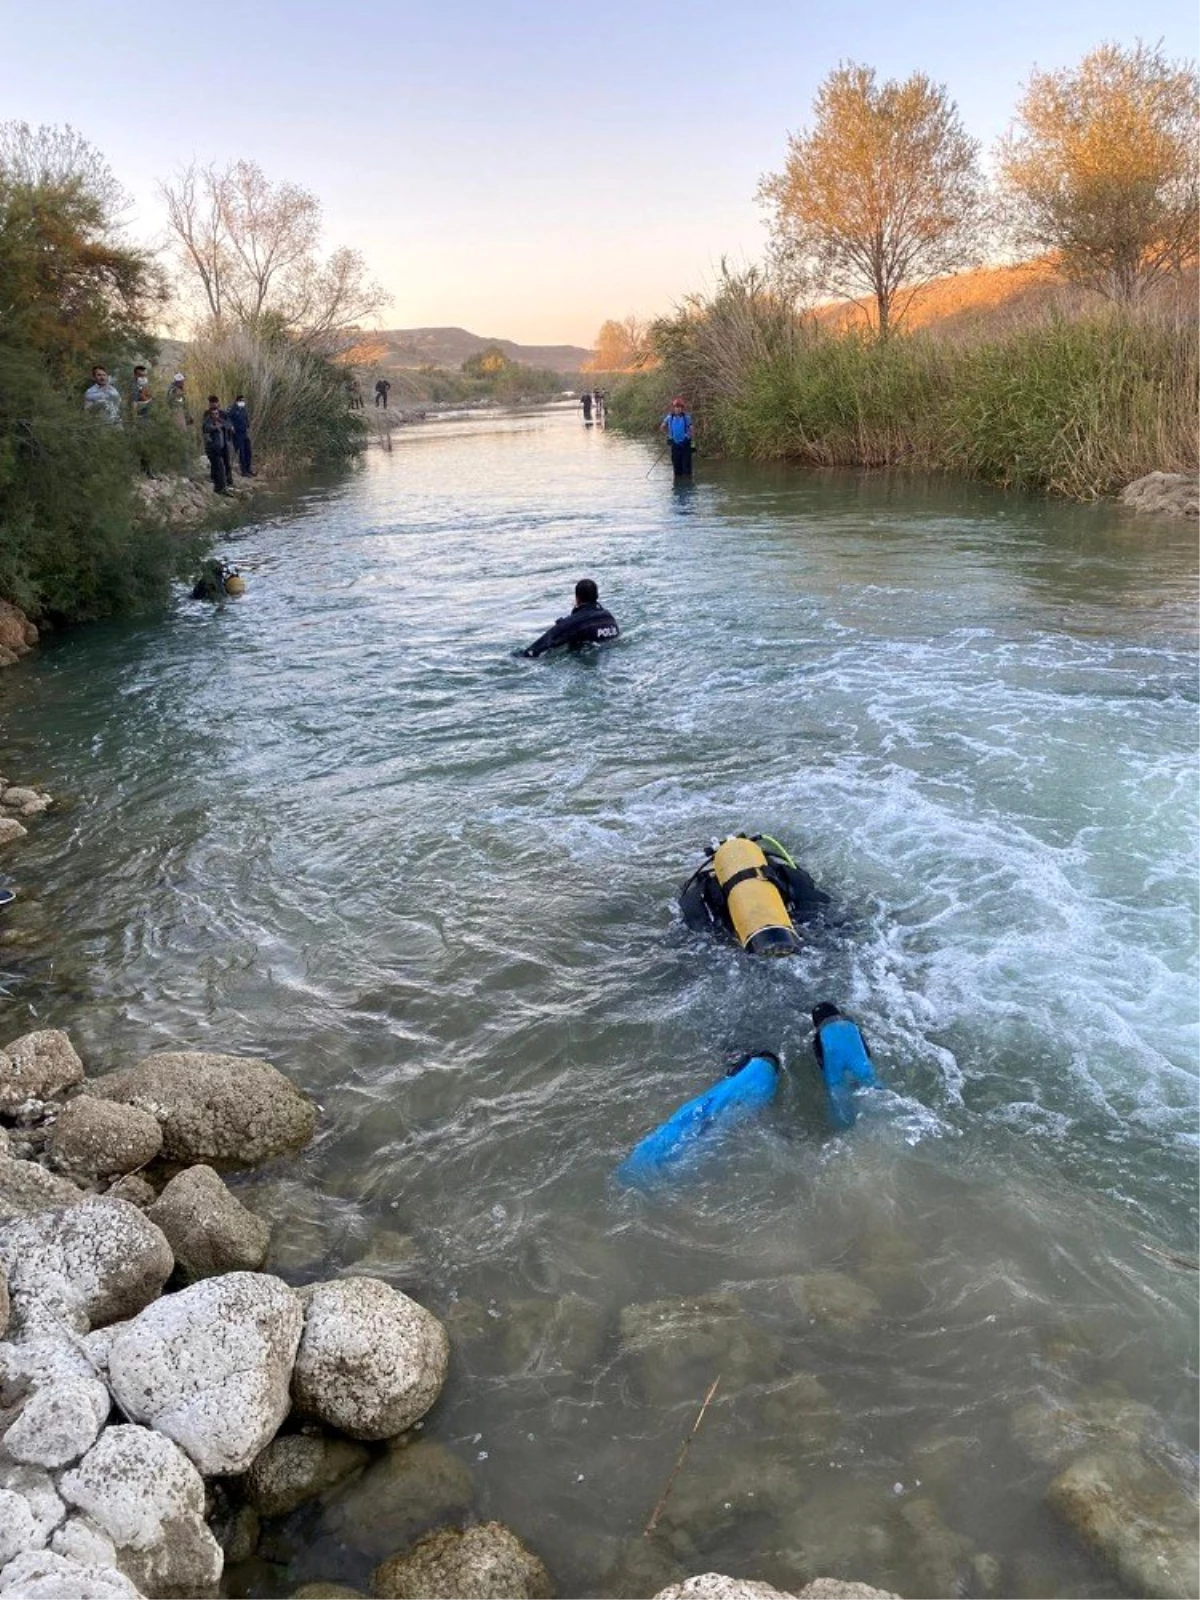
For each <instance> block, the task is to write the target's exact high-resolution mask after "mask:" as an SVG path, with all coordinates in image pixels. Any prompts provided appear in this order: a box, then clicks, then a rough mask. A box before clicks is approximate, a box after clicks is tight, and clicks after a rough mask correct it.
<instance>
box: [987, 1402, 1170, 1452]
mask: <svg viewBox="0 0 1200 1600" xmlns="http://www.w3.org/2000/svg"><path fill="white" fill-rule="evenodd" d="M1154 1420H1155V1413H1154V1408H1153V1407H1152V1406H1147V1405H1143V1404H1142V1403H1141V1402H1140V1401H1138V1400H1134V1399H1133V1398H1132V1397H1131V1396H1130V1395H1127V1394H1094V1395H1087V1396H1084V1397H1082V1398H1081V1399H1079V1400H1077V1401H1076V1402H1075V1403H1074V1404H1073V1405H1056V1404H1054V1403H1053V1402H1052V1401H1050V1400H1044V1401H1042V1400H1034V1401H1031V1402H1030V1403H1029V1404H1028V1405H1024V1406H1021V1407H1019V1409H1018V1410H1016V1411H1014V1412H1013V1415H1012V1433H1013V1438H1014V1439H1015V1440H1016V1441H1017V1443H1018V1444H1019V1445H1021V1446H1022V1447H1023V1448H1024V1449H1025V1450H1026V1451H1028V1453H1029V1455H1030V1456H1031V1457H1032V1458H1033V1460H1034V1461H1040V1462H1041V1463H1042V1464H1043V1465H1044V1466H1062V1465H1063V1464H1064V1463H1065V1462H1067V1461H1069V1460H1070V1459H1071V1457H1072V1456H1077V1455H1080V1454H1081V1453H1082V1452H1083V1451H1085V1450H1087V1449H1088V1448H1089V1447H1090V1448H1091V1449H1099V1450H1113V1449H1118V1450H1136V1449H1137V1447H1138V1446H1139V1445H1140V1444H1141V1443H1142V1441H1143V1440H1144V1439H1145V1438H1146V1436H1147V1434H1148V1433H1149V1431H1150V1429H1151V1428H1152V1426H1153V1423H1154Z"/></svg>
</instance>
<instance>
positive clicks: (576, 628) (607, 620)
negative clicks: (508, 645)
mask: <svg viewBox="0 0 1200 1600" xmlns="http://www.w3.org/2000/svg"><path fill="white" fill-rule="evenodd" d="M620 634H621V630H620V628H619V627H618V626H617V619H616V617H614V616H613V614H612V612H611V611H609V610H608V609H607V608H606V607H605V606H602V605H601V604H600V591H599V589H598V588H597V587H596V582H595V579H594V578H580V580H579V582H578V583H577V584H576V585H575V604H574V606H573V607H572V608H571V612H570V615H569V616H565V617H559V619H558V621H557V622H556V623H555V624H554V626H553V627H552V628H547V629H546V631H545V633H544V634H542V636H541V638H540V639H535V640H534V641H533V643H532V644H531V645H527V646H526V647H525V649H524V650H514V651H513V654H514V655H517V656H529V657H535V656H544V655H545V654H546V651H547V650H556V649H557V648H558V647H559V646H560V645H565V646H566V647H567V649H568V650H580V649H582V648H583V646H584V645H585V644H606V643H607V642H608V640H610V639H617V638H619V637H620Z"/></svg>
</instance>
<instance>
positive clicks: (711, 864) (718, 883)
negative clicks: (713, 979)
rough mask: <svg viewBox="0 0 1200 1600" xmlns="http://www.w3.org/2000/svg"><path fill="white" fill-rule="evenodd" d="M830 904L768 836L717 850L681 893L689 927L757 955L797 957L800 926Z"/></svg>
mask: <svg viewBox="0 0 1200 1600" xmlns="http://www.w3.org/2000/svg"><path fill="white" fill-rule="evenodd" d="M829 903H830V897H829V896H828V895H827V894H826V893H825V891H824V890H823V889H818V888H817V886H816V884H815V883H814V882H813V880H812V878H811V877H810V876H809V874H808V873H807V872H805V870H804V868H803V867H800V866H797V865H796V862H795V861H794V860H793V859H792V857H791V855H789V853H788V852H787V850H785V849H784V847H783V845H781V844H780V843H779V841H778V839H772V838H771V837H770V835H769V834H755V835H754V836H753V837H750V838H748V837H747V836H746V835H745V834H744V833H739V834H736V835H734V836H733V837H731V838H729V839H723V840H721V842H720V843H719V844H715V845H713V846H712V848H711V849H710V850H709V852H708V855H707V857H706V858H705V860H704V861H703V862H702V863H701V864H700V866H699V867H698V868H697V869H696V871H695V872H694V873H693V874H692V876H691V877H690V878H689V879H688V881H687V882H686V883H685V884H684V886H683V888H682V889H681V890H680V891H679V907H680V910H681V911H682V913H683V920H684V921H685V922H686V923H687V925H688V927H689V928H693V929H697V930H700V929H705V930H708V931H711V932H716V933H720V934H722V935H725V936H726V937H728V938H731V939H734V940H736V941H737V943H738V944H740V945H741V946H742V948H743V950H746V951H748V952H749V953H750V954H751V955H756V956H757V955H763V956H767V955H769V956H787V955H793V954H794V953H795V952H796V951H797V950H799V949H800V948H801V945H800V938H799V935H798V934H797V932H796V924H798V923H805V922H811V921H812V919H813V918H814V917H816V916H818V915H819V914H820V913H821V911H822V909H823V908H824V907H825V906H827V905H828V904H829Z"/></svg>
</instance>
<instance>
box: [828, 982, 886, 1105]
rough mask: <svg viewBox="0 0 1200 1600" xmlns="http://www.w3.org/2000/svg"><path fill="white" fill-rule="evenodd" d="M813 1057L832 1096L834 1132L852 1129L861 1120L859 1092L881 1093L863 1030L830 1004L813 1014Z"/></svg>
mask: <svg viewBox="0 0 1200 1600" xmlns="http://www.w3.org/2000/svg"><path fill="white" fill-rule="evenodd" d="M812 1020H813V1027H814V1028H815V1029H816V1032H815V1033H814V1034H813V1039H812V1048H813V1055H814V1056H816V1058H817V1065H818V1066H819V1067H820V1069H821V1077H822V1078H823V1079H824V1080H825V1089H826V1092H827V1093H828V1095H829V1115H830V1120H831V1121H832V1122H833V1125H834V1127H835V1128H850V1127H853V1125H854V1122H855V1119H856V1118H857V1116H858V1105H857V1102H856V1099H855V1090H856V1089H878V1088H879V1079H878V1078H877V1077H876V1076H875V1068H874V1066H873V1065H872V1063H871V1052H870V1050H868V1048H867V1041H866V1039H865V1038H864V1037H863V1032H862V1029H861V1028H860V1027H859V1025H858V1023H857V1022H855V1021H854V1020H853V1019H852V1018H850V1017H847V1016H846V1015H844V1013H843V1012H842V1011H840V1010H839V1009H838V1007H837V1006H835V1005H834V1004H833V1002H832V1001H831V1000H822V1001H821V1003H820V1005H817V1006H814V1007H813V1010H812Z"/></svg>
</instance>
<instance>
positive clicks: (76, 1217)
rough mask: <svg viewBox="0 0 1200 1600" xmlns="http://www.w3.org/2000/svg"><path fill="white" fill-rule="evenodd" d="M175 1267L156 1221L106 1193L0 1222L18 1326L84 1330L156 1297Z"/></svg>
mask: <svg viewBox="0 0 1200 1600" xmlns="http://www.w3.org/2000/svg"><path fill="white" fill-rule="evenodd" d="M173 1266H174V1258H173V1257H172V1255H171V1247H170V1245H169V1244H168V1243H167V1241H166V1239H165V1238H164V1237H163V1235H162V1234H161V1233H160V1232H159V1230H158V1229H157V1228H156V1227H155V1226H154V1224H153V1223H152V1222H147V1221H146V1218H145V1217H144V1216H143V1215H142V1213H141V1212H140V1211H139V1210H138V1209H137V1207H136V1206H131V1205H129V1204H128V1202H126V1201H124V1200H112V1199H109V1198H108V1196H106V1195H96V1196H91V1197H89V1198H87V1199H85V1200H84V1201H82V1203H81V1204H79V1205H77V1206H72V1207H70V1208H69V1209H68V1210H66V1211H40V1212H37V1213H36V1214H35V1215H33V1216H28V1217H19V1218H17V1219H15V1220H13V1221H9V1222H5V1223H3V1224H0V1268H2V1269H3V1270H4V1272H5V1273H6V1274H7V1276H8V1288H9V1293H10V1295H11V1296H12V1306H13V1314H14V1318H15V1320H16V1321H17V1322H18V1324H20V1325H21V1326H23V1327H30V1328H32V1327H33V1326H36V1325H38V1324H39V1323H40V1322H41V1320H42V1319H43V1317H45V1318H46V1319H47V1320H48V1321H49V1322H50V1323H52V1324H55V1325H57V1324H60V1323H65V1324H66V1326H67V1327H68V1328H71V1329H73V1330H74V1331H75V1332H77V1333H86V1332H87V1331H88V1328H89V1327H93V1328H98V1327H103V1326H104V1324H105V1323H108V1322H117V1321H119V1320H121V1319H122V1318H124V1317H132V1316H134V1315H135V1314H136V1313H137V1312H139V1311H140V1310H141V1309H142V1307H143V1306H145V1305H147V1304H148V1303H149V1302H150V1301H151V1300H153V1299H155V1298H156V1297H157V1296H158V1295H159V1294H160V1293H161V1291H162V1286H163V1284H164V1283H165V1282H166V1281H167V1278H168V1277H169V1276H170V1274H171V1268H172V1267H173Z"/></svg>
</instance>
